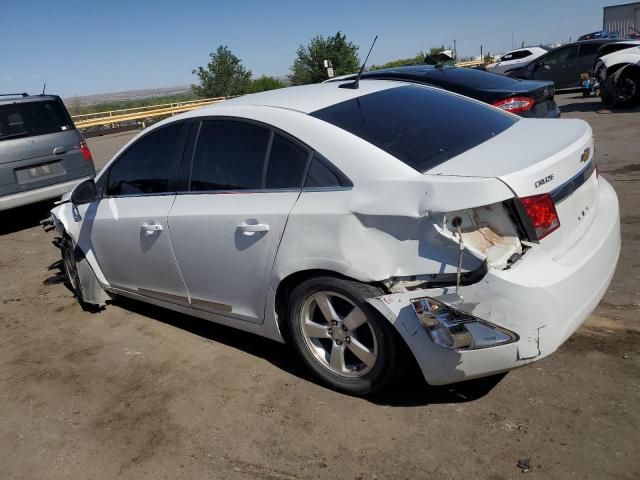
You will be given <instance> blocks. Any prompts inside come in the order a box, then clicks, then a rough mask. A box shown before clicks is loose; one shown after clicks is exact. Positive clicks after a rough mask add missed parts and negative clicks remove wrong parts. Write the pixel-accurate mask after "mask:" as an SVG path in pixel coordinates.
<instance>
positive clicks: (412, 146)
mask: <svg viewBox="0 0 640 480" xmlns="http://www.w3.org/2000/svg"><path fill="white" fill-rule="evenodd" d="M311 115H312V116H314V117H316V118H319V119H321V120H324V121H326V122H329V123H331V124H333V125H336V126H337V127H340V128H342V129H344V130H346V131H348V132H351V133H353V134H354V135H357V136H358V137H361V138H362V139H364V140H366V141H368V142H369V143H371V144H373V145H375V146H377V147H378V148H380V149H382V150H384V151H386V152H388V153H390V154H391V155H393V156H394V157H396V158H397V159H398V160H401V161H402V162H404V163H406V164H407V165H409V166H410V167H412V168H414V169H416V170H418V171H419V172H426V171H427V170H430V169H432V168H434V167H436V166H438V165H440V164H441V163H443V162H446V161H447V160H449V159H450V158H453V157H455V156H456V155H459V154H461V153H462V152H465V151H467V150H469V149H471V148H473V147H475V146H477V145H479V144H481V143H483V142H485V141H487V140H489V139H490V138H492V137H494V136H496V135H498V134H499V133H501V132H503V131H504V130H506V129H507V128H509V127H510V126H511V125H513V124H514V123H515V122H517V121H518V120H517V119H516V118H514V117H512V116H511V115H509V114H507V113H503V112H501V111H499V110H496V109H493V108H491V107H488V106H485V105H483V104H481V103H478V102H474V101H472V100H467V99H465V98H464V97H458V96H456V95H452V94H448V93H446V92H443V91H441V90H436V89H432V88H425V87H420V86H415V85H407V86H402V87H396V88H390V89H388V90H383V91H381V92H376V93H370V94H368V95H363V96H362V97H358V98H355V99H352V100H347V101H345V102H341V103H337V104H335V105H332V106H330V107H327V108H323V109H321V110H317V111H315V112H313V113H311Z"/></svg>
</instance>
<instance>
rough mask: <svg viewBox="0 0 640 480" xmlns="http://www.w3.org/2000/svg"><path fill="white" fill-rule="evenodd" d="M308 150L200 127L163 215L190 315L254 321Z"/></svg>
mask: <svg viewBox="0 0 640 480" xmlns="http://www.w3.org/2000/svg"><path fill="white" fill-rule="evenodd" d="M310 156H311V154H310V151H309V150H308V149H307V148H306V147H305V146H303V145H302V144H300V143H298V142H297V141H295V140H294V139H291V138H288V137H286V136H285V135H284V134H282V133H279V132H274V131H273V130H272V129H270V128H268V127H266V126H263V125H261V124H256V123H251V122H245V121H240V120H224V119H209V120H205V121H203V122H202V124H201V126H200V130H199V132H198V136H197V140H196V142H195V148H194V152H193V155H192V158H193V160H192V165H191V168H190V171H188V172H186V174H187V175H186V177H187V178H186V180H187V181H186V183H187V184H188V188H187V191H185V192H182V193H179V194H178V195H177V197H176V201H175V203H174V205H173V208H172V209H171V213H170V215H169V226H170V228H171V240H172V243H173V248H174V251H175V255H176V258H177V261H178V265H179V266H180V270H181V272H182V276H183V278H184V281H185V283H186V286H187V289H188V292H189V296H190V301H191V304H192V306H193V308H195V309H199V310H204V311H209V312H213V313H218V314H223V315H229V316H232V317H235V318H237V319H240V320H245V321H250V322H255V323H262V321H263V319H264V306H265V296H266V293H267V284H268V280H269V277H270V274H271V268H272V266H273V262H274V259H275V256H276V253H277V250H278V246H279V244H280V240H281V238H282V235H283V232H284V228H285V225H286V222H287V218H288V216H289V212H290V211H291V209H292V208H293V206H294V205H295V203H296V201H297V199H298V197H299V195H300V191H301V187H302V180H303V176H304V174H305V172H306V170H307V168H308V163H309V159H310Z"/></svg>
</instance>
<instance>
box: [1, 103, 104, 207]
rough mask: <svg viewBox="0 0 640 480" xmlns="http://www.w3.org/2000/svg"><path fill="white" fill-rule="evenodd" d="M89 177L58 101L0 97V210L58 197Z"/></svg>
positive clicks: (91, 171) (89, 165)
mask: <svg viewBox="0 0 640 480" xmlns="http://www.w3.org/2000/svg"><path fill="white" fill-rule="evenodd" d="M94 175H95V168H94V166H93V159H92V158H91V152H90V151H89V148H88V147H87V144H86V142H85V141H84V137H83V136H82V134H81V133H80V132H79V131H78V130H76V127H75V125H74V124H73V121H72V120H71V117H70V116H69V113H68V112H67V109H66V108H65V106H64V103H62V100H61V99H60V97H58V96H57V95H28V94H26V93H21V94H0V211H2V210H8V209H10V208H14V207H19V206H21V205H26V204H30V203H35V202H39V201H42V200H48V199H52V198H56V197H59V196H61V195H63V194H64V193H66V192H68V191H70V190H71V189H73V187H75V186H76V185H77V184H78V183H80V182H81V181H83V180H85V179H87V178H91V177H93V176H94Z"/></svg>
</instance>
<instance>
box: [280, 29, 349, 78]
mask: <svg viewBox="0 0 640 480" xmlns="http://www.w3.org/2000/svg"><path fill="white" fill-rule="evenodd" d="M324 60H329V61H331V63H332V65H333V72H334V74H335V75H336V76H339V75H345V74H348V73H355V72H357V71H358V68H359V67H360V61H359V59H358V46H357V45H355V44H353V43H352V42H348V41H347V36H346V35H344V34H343V33H341V32H337V33H336V34H335V35H334V36H331V37H328V38H324V37H323V36H322V35H318V36H316V37H314V38H312V39H311V41H310V42H309V44H308V45H307V46H304V45H300V46H299V47H298V51H297V52H296V59H295V61H294V62H293V65H291V68H290V70H291V75H289V79H290V80H291V83H292V84H293V85H305V84H307V83H318V82H322V81H323V80H326V79H327V78H328V77H327V70H326V69H325V68H324Z"/></svg>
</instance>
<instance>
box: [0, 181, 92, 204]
mask: <svg viewBox="0 0 640 480" xmlns="http://www.w3.org/2000/svg"><path fill="white" fill-rule="evenodd" d="M89 178H93V175H90V176H86V177H81V178H76V179H75V180H71V181H68V182H64V183H56V184H54V185H48V186H46V187H42V188H36V189H33V190H25V191H22V192H18V193H13V194H11V195H4V196H2V197H0V212H1V211H3V210H9V209H10V208H16V207H21V206H23V205H29V204H31V203H37V202H41V201H43V200H50V199H52V198H57V197H61V196H62V195H64V194H65V193H67V192H69V191H71V190H73V188H74V187H75V186H76V185H78V184H79V183H80V182H83V181H85V180H87V179H89Z"/></svg>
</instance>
